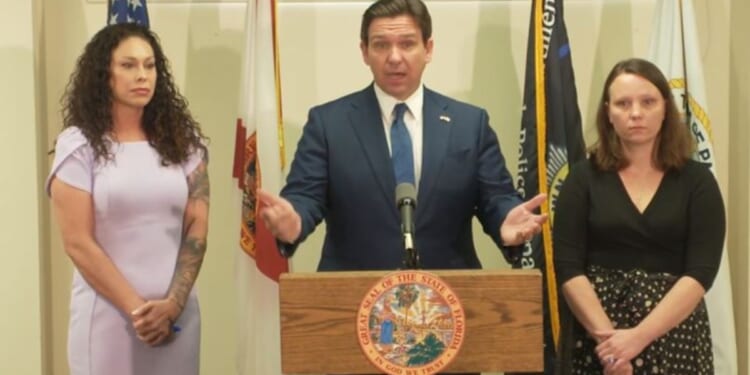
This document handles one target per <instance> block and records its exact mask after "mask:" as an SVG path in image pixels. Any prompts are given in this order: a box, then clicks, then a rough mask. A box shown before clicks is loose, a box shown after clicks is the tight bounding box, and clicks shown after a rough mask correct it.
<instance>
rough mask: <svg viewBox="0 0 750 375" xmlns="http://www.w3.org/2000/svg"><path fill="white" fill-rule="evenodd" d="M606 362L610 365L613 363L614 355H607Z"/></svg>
mask: <svg viewBox="0 0 750 375" xmlns="http://www.w3.org/2000/svg"><path fill="white" fill-rule="evenodd" d="M607 363H609V364H610V365H611V364H613V363H615V357H614V356H609V357H607Z"/></svg>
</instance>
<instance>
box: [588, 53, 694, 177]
mask: <svg viewBox="0 0 750 375" xmlns="http://www.w3.org/2000/svg"><path fill="white" fill-rule="evenodd" d="M621 74H635V75H637V76H640V77H642V78H644V79H646V80H648V81H649V82H651V83H652V84H653V85H654V86H656V88H657V89H658V90H659V93H660V94H661V96H662V98H663V99H664V121H663V122H662V126H661V130H660V131H659V135H658V138H657V141H656V147H655V148H654V162H655V164H656V166H657V167H659V169H661V170H664V171H666V170H669V169H680V168H682V167H683V166H684V165H685V163H687V161H688V160H689V159H690V155H691V154H692V152H693V150H694V149H695V141H694V140H693V138H692V137H691V136H690V131H689V129H688V126H687V124H686V123H685V121H684V119H683V118H682V116H681V115H680V111H679V110H678V109H677V104H676V102H675V99H674V96H673V95H672V89H670V88H669V82H668V81H667V79H666V78H665V77H664V74H662V72H661V71H660V70H659V68H658V67H657V66H656V65H654V64H653V63H652V62H650V61H647V60H643V59H638V58H631V59H626V60H622V61H620V62H618V63H617V64H615V66H614V67H613V68H612V70H611V71H610V72H609V75H608V76H607V80H606V81H605V82H604V88H603V89H602V96H601V99H600V100H599V107H598V109H597V114H596V130H597V133H598V135H599V139H598V140H597V141H596V143H595V144H594V145H593V146H591V148H589V156H590V159H591V160H592V161H593V164H594V166H596V167H597V168H598V169H600V170H605V171H617V170H620V169H622V168H625V167H626V166H627V165H628V164H629V161H628V160H627V158H626V157H625V155H624V153H623V150H622V145H621V144H620V138H619V137H618V136H617V133H616V132H615V130H614V128H613V127H612V124H611V123H610V122H609V116H608V112H607V105H608V103H609V88H610V86H611V85H612V82H613V81H614V80H615V79H616V78H617V77H619V76H620V75H621Z"/></svg>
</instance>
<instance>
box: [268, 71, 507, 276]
mask: <svg viewBox="0 0 750 375" xmlns="http://www.w3.org/2000/svg"><path fill="white" fill-rule="evenodd" d="M423 111H424V113H423V132H424V133H423V145H422V148H423V151H422V154H423V155H422V158H423V159H422V174H421V177H420V179H419V190H418V192H417V208H416V210H415V212H414V221H415V246H416V248H417V250H418V251H419V254H420V258H421V259H420V260H421V265H422V267H423V268H425V269H456V268H481V264H480V262H479V259H478V258H477V254H476V250H475V248H474V243H473V238H472V228H471V220H472V217H474V216H475V215H476V216H477V217H478V218H479V220H480V221H481V223H482V225H483V228H484V231H485V232H486V233H487V234H488V235H490V236H491V237H492V238H493V240H494V241H495V242H496V243H497V244H498V246H500V245H501V240H500V238H499V228H500V224H501V223H502V222H503V220H504V219H505V216H506V214H507V213H508V211H509V210H510V209H511V208H513V207H515V206H516V205H517V204H519V203H521V199H520V197H519V196H518V195H517V193H516V191H515V190H514V188H513V181H512V178H511V176H510V174H509V173H508V170H507V169H506V167H505V160H504V159H503V156H502V154H501V152H500V146H499V144H498V141H497V137H496V135H495V132H494V131H493V130H492V129H491V128H490V126H489V119H488V116H487V112H486V111H485V110H483V109H481V108H478V107H475V106H472V105H469V104H466V103H461V102H458V101H456V100H453V99H450V98H448V97H445V96H443V95H440V94H438V93H436V92H434V91H431V90H429V89H427V88H425V89H424V104H423ZM395 189H396V183H395V178H394V173H393V165H392V163H391V157H390V153H389V149H388V144H387V141H386V135H385V132H384V131H383V122H382V116H381V113H380V107H379V105H378V102H377V98H376V96H375V91H374V89H373V87H372V85H370V86H369V87H367V88H366V89H364V90H362V91H360V92H356V93H353V94H350V95H347V96H345V97H342V98H340V99H337V100H334V101H332V102H329V103H326V104H323V105H320V106H317V107H314V108H312V109H311V110H310V113H309V118H308V121H307V124H306V125H305V127H304V131H303V135H302V137H301V139H300V141H299V144H298V145H297V151H296V154H295V156H294V161H293V162H292V166H291V170H290V172H289V176H288V177H287V184H286V186H285V187H284V188H283V190H282V192H281V196H283V197H284V198H286V199H288V200H289V201H290V202H291V204H292V205H293V206H294V208H295V210H296V211H297V212H298V213H299V215H300V216H301V218H302V233H301V235H300V238H299V239H298V240H297V242H296V243H294V244H291V245H285V246H283V247H282V248H283V249H284V250H282V252H285V253H286V254H285V255H287V256H290V255H291V254H292V253H293V252H294V250H295V249H296V247H297V245H298V244H299V243H300V242H302V241H303V240H304V239H305V238H306V237H307V236H308V235H309V234H310V233H311V232H312V231H313V230H314V229H315V226H316V225H317V224H318V223H320V221H321V220H323V219H325V221H326V235H325V243H324V244H323V253H322V257H321V259H320V263H319V265H318V269H319V270H321V271H328V270H382V269H397V268H400V267H401V266H402V260H403V255H404V246H403V237H402V235H401V230H400V225H401V224H400V223H401V219H400V215H399V212H398V210H397V207H396V201H395Z"/></svg>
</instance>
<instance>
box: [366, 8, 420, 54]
mask: <svg viewBox="0 0 750 375" xmlns="http://www.w3.org/2000/svg"><path fill="white" fill-rule="evenodd" d="M400 15H408V16H411V17H413V18H414V20H415V21H416V22H417V25H419V29H420V31H422V41H423V42H424V43H427V41H428V40H429V39H430V37H431V36H432V18H430V12H429V11H428V10H427V6H426V5H425V4H424V3H423V2H422V0H378V1H376V2H374V3H373V4H372V5H370V7H369V8H367V10H365V13H364V14H363V15H362V28H361V30H360V33H359V38H360V40H361V41H362V43H364V44H367V42H368V39H369V36H370V35H369V32H370V24H371V23H372V21H373V20H374V19H376V18H383V17H396V16H400Z"/></svg>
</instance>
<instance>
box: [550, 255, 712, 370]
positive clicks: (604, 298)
mask: <svg viewBox="0 0 750 375" xmlns="http://www.w3.org/2000/svg"><path fill="white" fill-rule="evenodd" d="M587 276H588V278H589V281H590V282H591V284H592V285H593V287H594V290H595V291H596V294H597V296H598V297H599V301H600V302H601V304H602V307H603V308H604V311H605V312H606V313H607V316H609V318H610V320H611V321H612V323H613V324H614V325H615V328H631V327H634V326H636V325H638V323H640V322H641V320H643V318H645V317H646V315H648V314H649V313H650V312H651V310H653V309H654V307H656V305H657V304H658V303H659V301H661V300H662V299H663V298H664V296H665V295H666V294H667V292H669V290H670V289H671V288H672V286H673V285H674V284H675V282H676V281H677V278H676V277H675V276H673V275H670V274H667V273H646V272H644V271H642V270H632V271H627V272H625V271H621V270H614V269H605V268H602V267H598V266H589V267H588V269H587ZM568 314H569V312H568ZM566 320H568V322H567V323H568V324H566V325H567V326H568V328H569V329H565V327H563V337H562V339H561V345H562V346H561V348H560V349H561V352H567V353H566V354H563V353H561V355H562V357H561V358H560V359H561V360H560V362H562V363H559V365H560V367H563V368H565V367H567V369H566V370H567V371H562V372H563V373H570V374H586V375H591V374H601V373H602V372H603V369H602V366H601V364H600V363H599V359H598V358H597V356H596V353H595V351H594V349H595V348H596V341H594V340H593V339H592V338H591V337H590V336H589V335H588V333H587V332H586V330H585V329H584V328H583V326H581V325H580V323H578V321H576V320H575V318H574V317H572V316H571V315H569V316H568V319H566ZM566 336H567V337H566ZM565 362H567V363H565ZM631 363H632V365H633V374H635V375H640V374H643V375H646V374H668V375H678V374H679V375H688V374H689V375H700V374H706V375H709V374H713V373H714V370H713V354H712V352H711V330H710V327H709V323H708V313H707V311H706V305H705V303H704V302H703V301H701V302H700V304H698V306H697V307H696V308H695V310H694V311H693V312H692V313H691V314H690V316H689V317H688V318H687V319H685V320H684V321H683V322H682V323H680V324H679V325H678V326H677V327H675V328H673V329H672V330H670V331H669V332H668V333H667V334H665V335H664V336H662V337H661V338H659V339H658V340H656V341H654V342H652V343H651V345H649V346H647V347H646V348H645V349H644V350H643V351H642V352H641V353H640V354H638V356H636V357H635V358H633V360H632V361H631ZM560 367H558V369H559V368H560Z"/></svg>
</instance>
